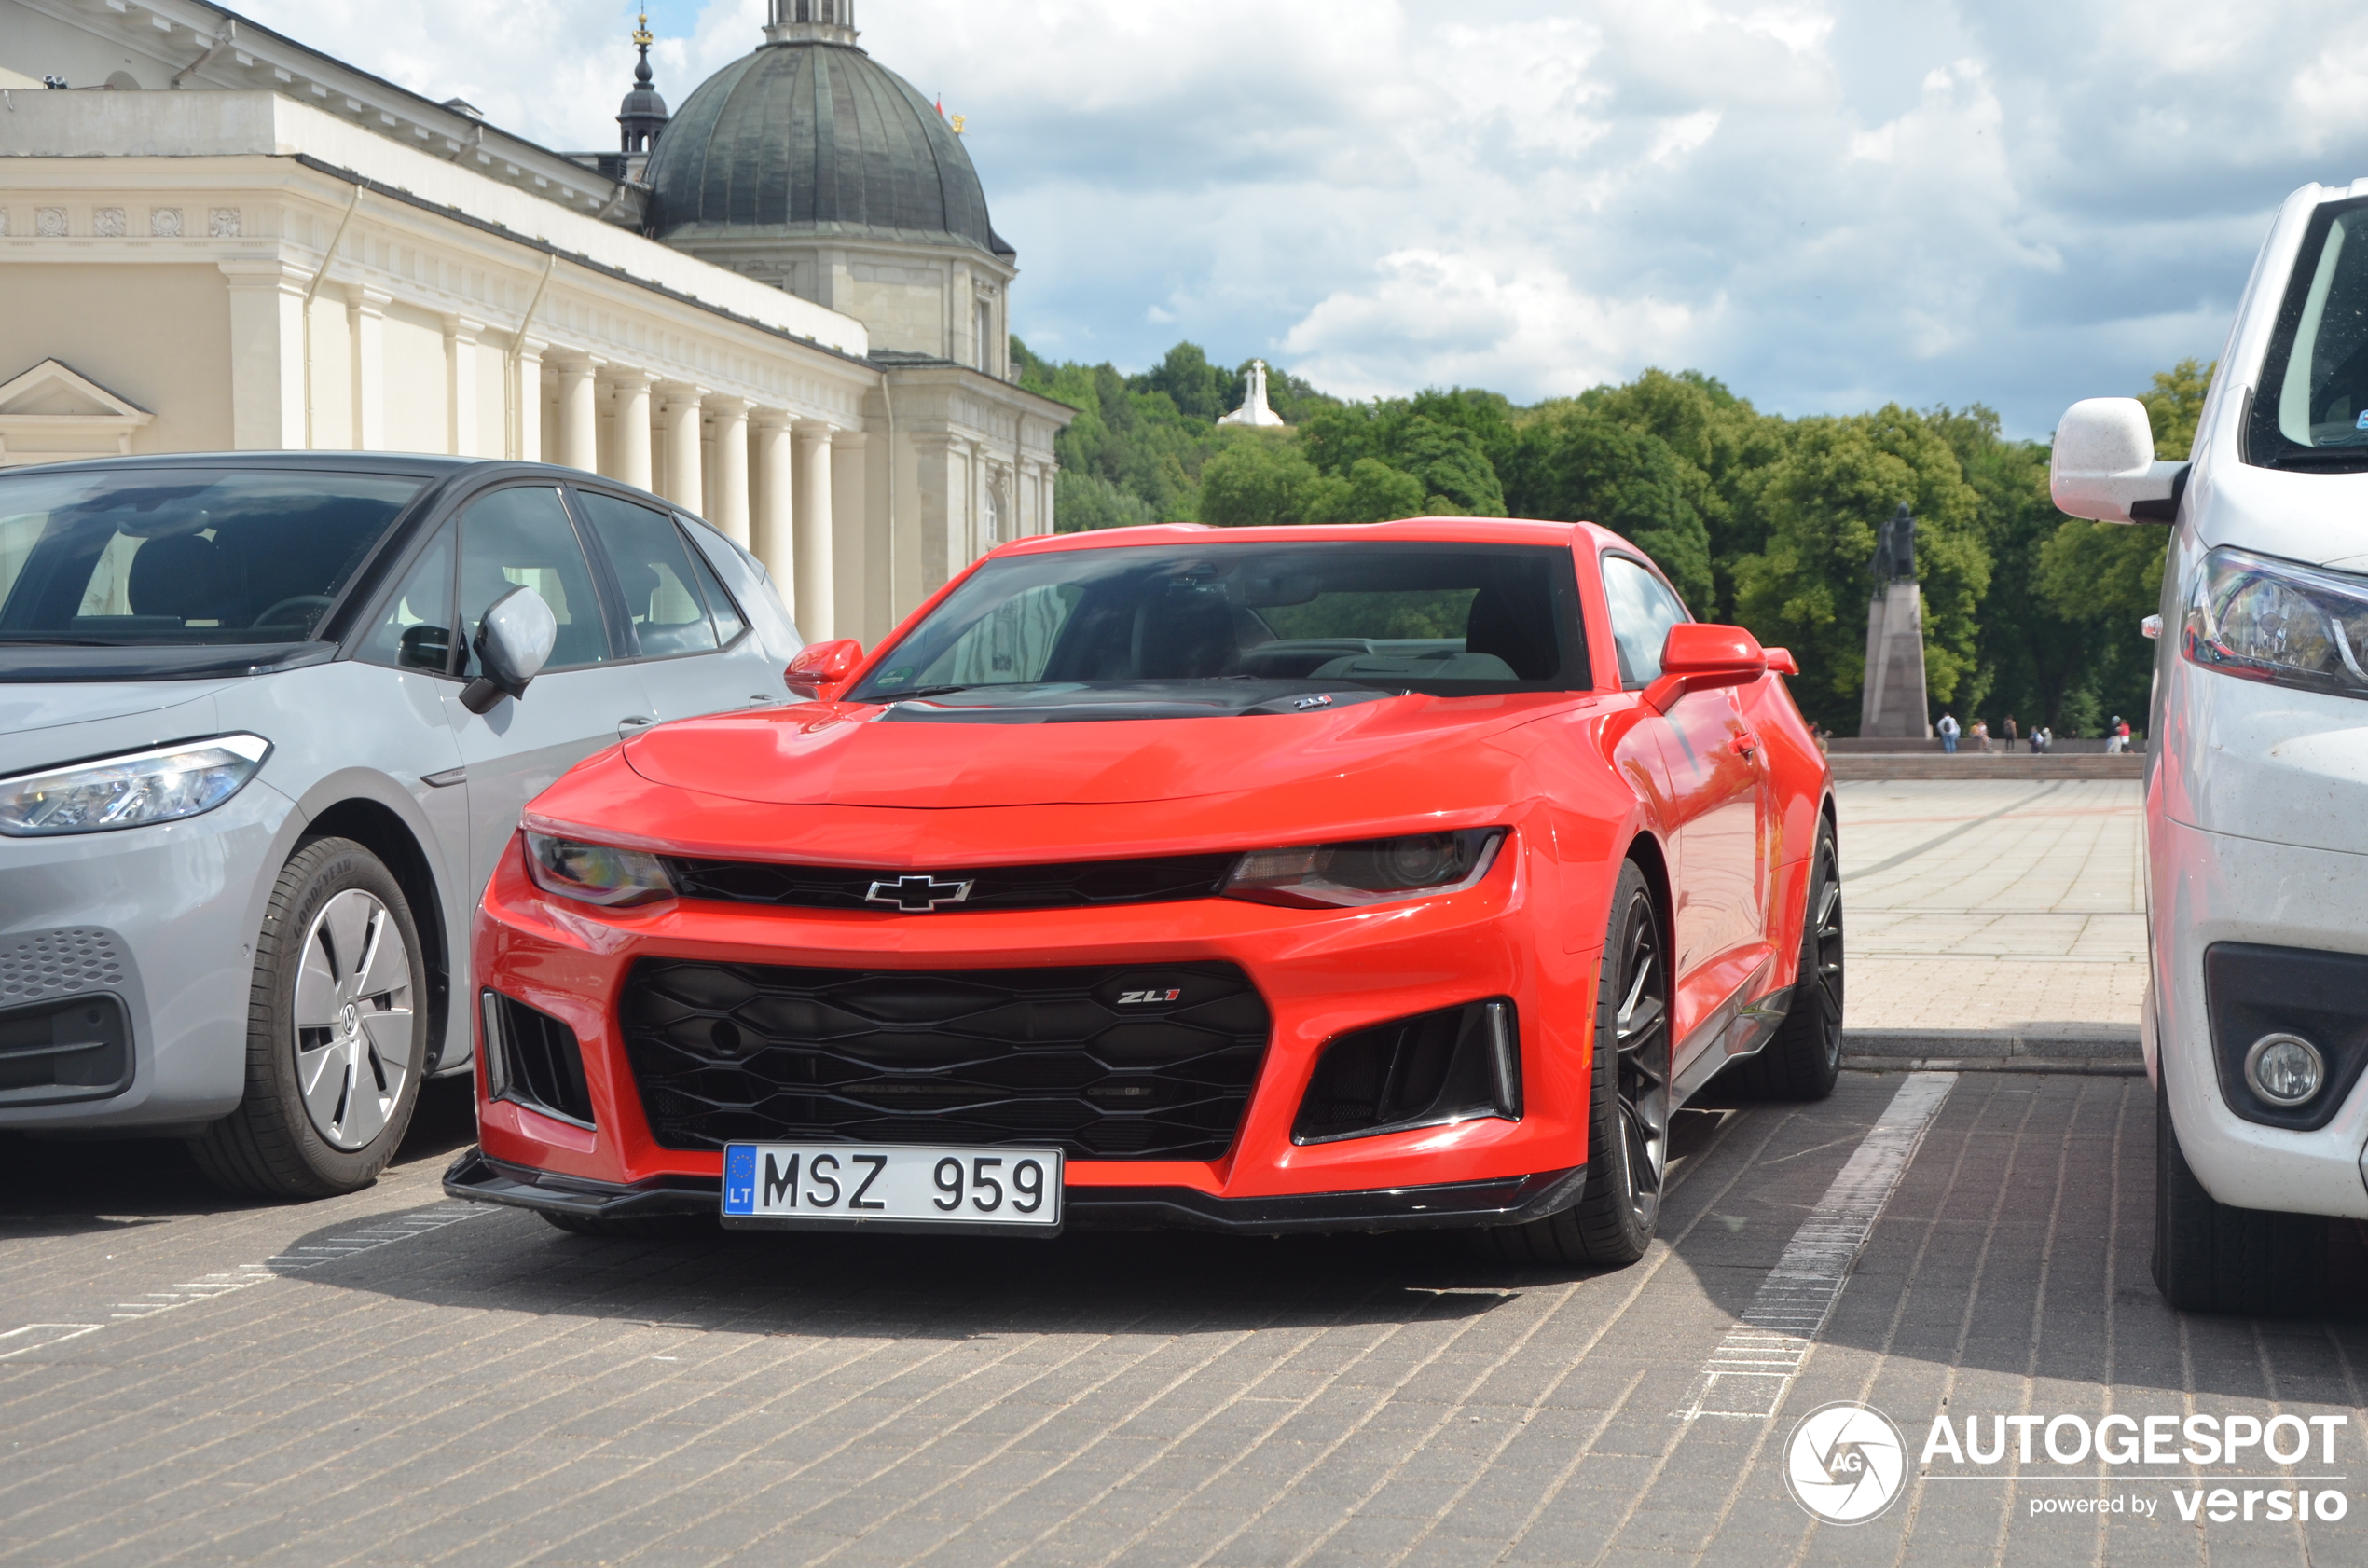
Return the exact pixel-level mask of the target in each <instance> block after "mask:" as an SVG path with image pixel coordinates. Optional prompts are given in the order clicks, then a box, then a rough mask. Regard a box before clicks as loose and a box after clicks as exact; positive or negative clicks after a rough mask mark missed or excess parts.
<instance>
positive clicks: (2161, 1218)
mask: <svg viewBox="0 0 2368 1568" xmlns="http://www.w3.org/2000/svg"><path fill="white" fill-rule="evenodd" d="M2155 1289H2157V1290H2159V1291H2161V1292H2162V1296H2163V1300H2166V1301H2168V1302H2169V1303H2170V1304H2171V1305H2172V1306H2173V1307H2176V1308H2177V1309H2179V1310H2180V1311H2181V1312H2196V1313H2229V1314H2237V1315H2239V1316H2245V1317H2272V1316H2291V1315H2294V1314H2306V1313H2315V1312H2317V1311H2318V1310H2319V1309H2320V1305H2321V1303H2322V1302H2323V1301H2324V1300H2325V1298H2326V1291H2327V1221H2326V1220H2325V1219H2324V1218H2322V1217H2320V1216H2318V1215H2315V1214H2275V1213H2272V1212H2270V1211H2268V1210H2265V1209H2240V1208H2232V1207H2230V1206H2229V1205H2228V1204H2223V1203H2221V1202H2220V1201H2218V1200H2217V1199H2215V1198H2214V1197H2213V1196H2212V1195H2211V1194H2210V1192H2207V1191H2206V1190H2204V1184H2203V1183H2202V1182H2200V1181H2198V1180H2196V1173H2195V1172H2194V1171H2193V1170H2190V1169H2189V1168H2188V1165H2187V1157H2186V1156H2185V1155H2184V1154H2182V1152H2180V1148H2179V1130H2178V1129H2177V1128H2176V1127H2174V1126H2173V1125H2172V1124H2171V1120H2170V1093H2169V1089H2168V1083H2167V1082H2166V1083H2165V1084H2164V1085H2163V1086H2160V1087H2157V1089H2156V1090H2155Z"/></svg>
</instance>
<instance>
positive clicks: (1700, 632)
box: [1645, 621, 1768, 713]
mask: <svg viewBox="0 0 2368 1568" xmlns="http://www.w3.org/2000/svg"><path fill="white" fill-rule="evenodd" d="M1767 673H1768V652H1767V650H1766V649H1764V648H1762V647H1761V646H1760V645H1759V639H1757V638H1755V637H1754V636H1753V635H1752V634H1751V633H1749V632H1747V631H1745V630H1744V629H1743V628H1742V627H1741V626H1705V625H1703V624H1702V623H1701V622H1700V621H1680V622H1679V623H1678V624H1677V625H1675V626H1672V627H1670V628H1669V635H1668V636H1667V637H1666V638H1664V639H1662V640H1661V673H1660V678H1659V680H1657V681H1654V682H1653V683H1652V684H1651V685H1649V686H1646V687H1645V704H1646V706H1648V707H1650V708H1652V710H1653V711H1654V712H1656V713H1666V712H1668V711H1669V710H1670V709H1671V708H1673V707H1675V706H1676V704H1677V699H1678V698H1679V697H1682V696H1684V695H1686V694H1687V693H1688V692H1706V691H1710V690H1713V689H1714V688H1716V687H1719V686H1741V685H1743V684H1745V683H1746V682H1748V681H1756V680H1758V679H1759V678H1760V677H1761V676H1763V675H1765V674H1767Z"/></svg>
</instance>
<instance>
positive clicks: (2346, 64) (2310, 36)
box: [241, 0, 2368, 435]
mask: <svg viewBox="0 0 2368 1568" xmlns="http://www.w3.org/2000/svg"><path fill="white" fill-rule="evenodd" d="M241 8H243V9H244V10H245V11H247V12H248V13H249V14H251V15H253V16H254V17H255V19H256V20H258V21H263V22H265V23H267V24H268V25H270V26H273V27H275V28H278V29H280V30H282V31H284V32H286V33H289V34H293V35H294V36H296V37H298V38H301V39H303V40H304V41H306V42H308V43H310V44H313V45H315V46H317V47H320V48H326V49H329V50H330V51H332V52H335V53H337V54H340V55H342V56H344V57H346V58H348V59H351V60H353V61H354V62H357V63H360V64H363V65H365V66H366V67H368V68H371V69H375V70H377V71H378V72H379V73H380V74H381V75H384V76H390V77H392V78H393V79H395V80H397V81H400V82H402V83H404V84H405V85H406V86H410V87H413V88H416V89H420V90H421V91H424V92H427V93H430V94H431V95H433V96H434V97H437V98H444V97H448V96H450V95H452V94H455V93H458V94H460V95H461V96H463V97H466V98H468V99H469V100H470V101H472V102H473V103H477V104H479V105H480V106H482V107H483V108H485V109H486V110H487V111H488V113H489V117H492V118H493V119H495V120H496V121H498V122H500V123H502V124H503V125H506V126H508V127H510V128H511V129H514V130H516V131H521V132H523V133H525V134H527V135H529V136H531V137H533V138H535V139H536V140H539V141H543V142H544V143H547V144H554V145H558V146H563V147H610V146H613V145H614V144H615V140H614V139H615V127H614V123H613V116H614V114H615V112H616V108H615V104H616V99H617V97H618V96H619V94H620V93H621V92H622V91H623V90H624V89H625V88H626V85H627V83H628V76H629V71H630V58H631V55H630V49H629V48H628V46H627V45H626V43H625V35H626V34H627V33H628V32H629V31H630V30H631V27H632V13H633V11H634V9H635V7H633V6H630V5H625V6H619V5H615V4H612V3H610V0H507V3H506V4H504V5H503V6H502V7H487V6H485V5H483V4H482V3H481V0H245V3H244V5H243V6H242V7H241ZM763 9H764V7H763V3H762V0H658V3H655V4H653V5H652V6H651V7H650V13H651V25H652V28H653V30H654V32H656V33H657V34H660V36H661V39H662V40H663V41H662V42H661V43H660V45H659V46H658V48H656V49H655V50H654V61H655V62H656V66H657V70H658V79H659V87H660V89H661V90H663V91H664V92H665V93H666V94H667V96H668V100H669V101H670V102H672V103H678V104H679V103H681V100H682V99H683V98H684V97H686V96H687V95H688V92H689V89H691V88H692V87H693V86H694V85H695V84H696V83H697V82H698V81H699V80H701V79H702V78H704V76H706V75H707V74H708V73H709V72H710V71H712V70H714V69H716V68H717V67H718V66H720V65H722V64H723V63H724V62H727V61H729V60H731V59H732V58H734V57H735V56H737V55H738V54H740V53H743V52H745V51H746V50H747V49H748V48H750V47H751V46H752V45H753V44H754V43H756V42H757V41H758V39H759V36H760V35H759V34H758V31H757V28H758V22H759V19H760V17H761V14H762V11H763ZM858 16H859V20H860V22H861V24H862V28H863V42H864V45H865V47H866V48H869V49H870V50H871V51H872V53H873V54H874V57H875V58H877V59H878V60H880V61H881V62H883V63H885V64H886V65H888V67H889V68H890V69H892V70H895V71H897V72H899V73H901V74H902V75H903V76H905V77H907V78H908V79H910V80H911V81H912V82H913V83H914V84H915V85H916V87H918V88H920V89H921V90H922V91H923V92H925V93H928V94H929V95H930V96H932V97H936V96H938V95H941V94H942V95H943V99H944V102H945V105H946V108H947V110H948V111H949V112H957V113H961V114H963V115H965V116H967V117H968V141H969V144H970V148H971V157H972V158H973V159H974V160H975V161H976V162H977V164H978V166H979V170H980V172H981V175H982V177H983V178H984V181H985V185H986V190H987V197H988V200H989V202H990V204H991V206H992V207H993V210H994V214H995V223H996V227H997V228H998V229H999V230H1000V231H1001V232H1002V233H1003V234H1004V235H1005V236H1007V237H1008V238H1009V239H1010V240H1011V241H1012V242H1013V243H1014V244H1015V245H1016V246H1017V247H1018V248H1019V252H1020V263H1021V266H1022V268H1024V274H1023V276H1022V279H1021V282H1020V283H1019V285H1018V288H1017V290H1016V291H1015V293H1014V296H1013V318H1014V320H1013V325H1014V327H1015V328H1016V330H1017V331H1018V332H1019V333H1020V334H1021V336H1022V337H1025V338H1026V339H1027V341H1028V343H1029V345H1030V346H1031V347H1033V348H1034V349H1036V350H1037V351H1039V352H1040V353H1045V354H1050V355H1053V356H1054V357H1059V358H1080V359H1090V360H1103V359H1108V360H1110V361H1112V362H1114V363H1115V364H1118V365H1119V366H1120V367H1121V368H1122V369H1136V368H1140V367H1141V366H1143V365H1145V364H1149V363H1150V362H1151V361H1153V360H1155V359H1157V358H1158V357H1159V355H1160V354H1161V353H1162V352H1163V351H1165V350H1166V348H1167V346H1168V345H1169V344H1171V343H1173V342H1175V341H1176V340H1177V339H1178V338H1180V337H1190V338H1191V339H1192V340H1193V341H1195V342H1198V343H1201V344H1203V345H1204V346H1205V347H1206V348H1207V350H1208V351H1209V352H1210V355H1211V357H1212V358H1215V359H1217V360H1219V361H1221V362H1227V363H1231V362H1233V361H1238V360H1240V359H1244V358H1246V357H1248V356H1250V355H1252V354H1262V355H1264V356H1266V357H1267V358H1269V359H1271V360H1273V361H1275V362H1276V363H1279V364H1287V365H1288V366H1290V367H1291V368H1292V369H1294V370H1296V371H1298V372H1299V373H1301V374H1302V375H1304V376H1306V377H1308V378H1310V379H1312V380H1314V381H1315V383H1316V384H1317V385H1319V386H1322V387H1325V388H1327V389H1329V390H1330V391H1333V392H1341V393H1343V394H1349V395H1358V396H1371V395H1376V394H1386V393H1397V392H1408V391H1411V390H1413V389H1416V388H1419V387H1424V386H1443V385H1455V384H1461V385H1465V386H1486V387H1492V388H1495V389H1497V390H1499V391H1501V392H1507V393H1509V394H1510V395H1512V396H1513V397H1515V398H1517V399H1521V400H1523V401H1527V400H1530V399H1534V398H1538V397H1546V396H1552V395H1556V394H1560V393H1567V392H1577V391H1579V390H1581V389H1583V388H1585V387H1587V386H1590V385H1592V384H1594V383H1596V382H1598V381H1603V380H1607V379H1619V378H1626V377H1628V376H1630V375H1631V374H1633V373H1634V372H1635V371H1637V370H1638V369H1640V368H1642V367H1644V366H1645V365H1648V364H1659V365H1663V366H1667V367H1671V368H1677V367H1684V366H1692V367H1696V368H1699V369H1701V370H1705V371H1708V372H1710V373H1711V374H1713V375H1715V376H1718V377H1720V378H1723V379H1725V380H1726V381H1727V382H1728V385H1730V386H1731V387H1733V388H1734V389H1735V390H1736V391H1737V392H1740V393H1742V395H1744V396H1746V397H1749V398H1751V399H1753V400H1754V401H1755V403H1757V404H1758V405H1760V406H1762V407H1764V408H1769V409H1772V410H1776V411H1780V412H1783V413H1787V414H1795V415H1797V414H1806V413H1816V412H1838V411H1850V410H1855V409H1859V408H1864V407H1867V406H1873V405H1876V404H1879V403H1881V402H1883V401H1886V400H1891V399H1897V400H1900V401H1903V402H1907V403H1910V404H1915V405H1919V406H1921V405H1929V404H1933V403H1949V404H1966V403H1974V402H1982V403H1988V404H1989V405H1990V406H1994V407H1996V408H1997V409H1999V410H2000V412H2001V413H2002V414H2003V416H2004V418H2005V420H2006V424H2007V428H2008V430H2009V431H2010V432H2012V433H2017V434H2024V435H2040V434H2044V433H2046V432H2047V430H2048V429H2049V428H2050V427H2051V426H2052V425H2053V424H2054V422H2055V420H2056V417H2057V416H2058V414H2059V413H2060V412H2061V410H2062V408H2063V406H2065V404H2067V403H2068V402H2070V401H2071V400H2072V399H2073V398H2075V397H2081V396H2086V395H2091V394H2094V393H2100V392H2129V391H2135V390H2139V389H2141V388H2142V387H2143V386H2144V385H2145V381H2146V377H2147V375H2148V373H2150V372H2151V371H2153V370H2155V369H2158V368H2161V367H2163V366H2166V365H2168V364H2170V363H2171V362H2172V361H2174V360H2176V359H2178V358H2180V357H2181V356H2182V355H2186V354H2197V355H2201V356H2204V357H2207V358H2209V357H2210V356H2211V355H2213V354H2215V353H2216V352H2217V351H2219V348H2220V345H2221V340H2222V338H2223V336H2224V335H2225V333H2226V331H2227V326H2228V320H2229V316H2230V314H2231V312H2232V310H2233V309H2234V306H2235V303H2236V297H2237V292H2238V291H2239V290H2240V289H2241V288H2242V287H2243V285H2244V280H2245V276H2246V273H2247V270H2248V269H2249V268H2250V266H2251V258H2252V254H2253V251H2254V248H2255V246H2256V245H2257V244H2258V243H2259V241H2260V239H2261V236H2262V234H2263V233H2264V232H2265V228H2266V226H2267V223H2268V218H2269V214H2270V212H2271V210H2272V209H2273V208H2274V206H2275V205H2276V203H2277V201H2278V200H2279V198H2281V197H2282V196H2283V195H2285V194H2286V193H2287V192H2288V191H2290V190H2292V188H2294V187H2295V186H2298V185H2301V184H2303V183H2304V182H2306V181H2309V180H2319V181H2321V182H2325V183H2340V182H2345V181H2348V180H2349V179H2351V178H2352V177H2353V176H2354V175H2361V174H2368V11H2364V10H2363V9H2362V8H2361V7H2357V6H2339V5H2334V4H2326V3H2320V4H2296V3H2288V0H2256V4H2254V5H2249V6H2232V5H2229V4H2226V3H2225V0H2210V3H2197V0H2144V3H2142V4H2141V3H2138V0H1982V3H1979V4H1974V3H1965V4H1951V3H1948V0H1921V3H1919V0H1907V3H1902V0H1869V3H1863V4H1862V3H1855V0H1822V3H1821V0H1732V3H1725V4H1714V3H1711V0H1629V3H1627V4H1618V3H1612V4H1595V3H1590V0H1454V3H1452V4H1450V3H1446V0H1003V3H1001V4H988V3H985V0H862V5H861V6H860V8H859V12H858Z"/></svg>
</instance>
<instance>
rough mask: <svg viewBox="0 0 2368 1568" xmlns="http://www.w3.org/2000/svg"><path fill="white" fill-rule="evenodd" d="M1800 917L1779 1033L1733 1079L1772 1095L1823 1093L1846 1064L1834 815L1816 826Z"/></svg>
mask: <svg viewBox="0 0 2368 1568" xmlns="http://www.w3.org/2000/svg"><path fill="white" fill-rule="evenodd" d="M1812 867H1813V869H1812V870H1811V872H1810V878H1809V903H1808V906H1807V908H1806V910H1805V911H1804V912H1803V915H1802V918H1801V933H1800V972H1799V975H1798V977H1797V979H1795V981H1794V982H1793V992H1792V1000H1791V1002H1790V1003H1789V1005H1788V1006H1787V1008H1786V1011H1785V1013H1784V1021H1783V1023H1782V1024H1780V1025H1777V1028H1776V1036H1775V1038H1773V1039H1771V1040H1769V1042H1768V1043H1767V1045H1765V1046H1764V1047H1762V1048H1761V1049H1760V1051H1759V1053H1758V1054H1757V1055H1755V1056H1751V1057H1747V1058H1746V1059H1744V1060H1743V1061H1741V1062H1738V1063H1736V1064H1735V1066H1734V1067H1733V1068H1732V1069H1731V1070H1730V1071H1729V1073H1728V1081H1729V1082H1731V1083H1732V1084H1733V1086H1734V1087H1735V1088H1737V1089H1739V1090H1741V1091H1742V1092H1743V1093H1747V1094H1751V1095H1753V1096H1755V1097H1756V1098H1759V1099H1766V1100H1822V1099H1824V1097H1825V1096H1826V1095H1828V1094H1831V1093H1833V1092H1834V1083H1835V1080H1838V1078H1839V1077H1840V1076H1841V1066H1842V871H1841V857H1840V854H1839V853H1838V850H1837V849H1836V847H1835V844H1834V829H1833V824H1832V823H1830V822H1827V823H1822V824H1820V826H1819V827H1818V830H1817V854H1816V858H1815V860H1813V862H1812Z"/></svg>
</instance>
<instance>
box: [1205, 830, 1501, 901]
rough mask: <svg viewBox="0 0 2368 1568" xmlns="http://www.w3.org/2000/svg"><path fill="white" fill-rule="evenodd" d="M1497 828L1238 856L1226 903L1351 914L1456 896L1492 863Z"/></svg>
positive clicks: (1497, 840)
mask: <svg viewBox="0 0 2368 1568" xmlns="http://www.w3.org/2000/svg"><path fill="white" fill-rule="evenodd" d="M1504 841H1505V830H1504V829H1502V828H1466V829H1463V830H1461V831H1459V832H1444V833H1410V834H1407V835H1406V836H1404V837H1402V838H1372V839H1365V840H1363V841H1361V842H1358V843H1354V844H1319V845H1313V846H1308V847H1306V848H1301V849H1260V850H1256V851H1253V852H1252V853H1250V854H1247V855H1245V856H1243V857H1242V858H1241V860H1239V861H1237V862H1236V863H1235V865H1234V867H1233V874H1232V876H1231V877H1229V878H1228V879H1227V880H1226V883H1225V893H1226V896H1227V897H1228V898H1235V899H1255V900H1257V901H1259V902H1260V903H1279V904H1292V905H1296V906H1298V907H1300V908H1302V909H1310V908H1321V909H1353V908H1356V907H1359V906H1361V905H1365V904H1376V903H1395V902H1397V901H1399V900H1401V899H1419V898H1429V897H1433V896H1435V895H1437V894H1440V893H1460V892H1462V891H1463V890H1464V889H1466V887H1476V886H1478V885H1479V883H1480V878H1481V877H1483V876H1486V875H1487V874H1488V868H1489V867H1490V866H1492V865H1494V863H1495V861H1496V851H1497V848H1498V846H1501V845H1502V844H1503V843H1504Z"/></svg>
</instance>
